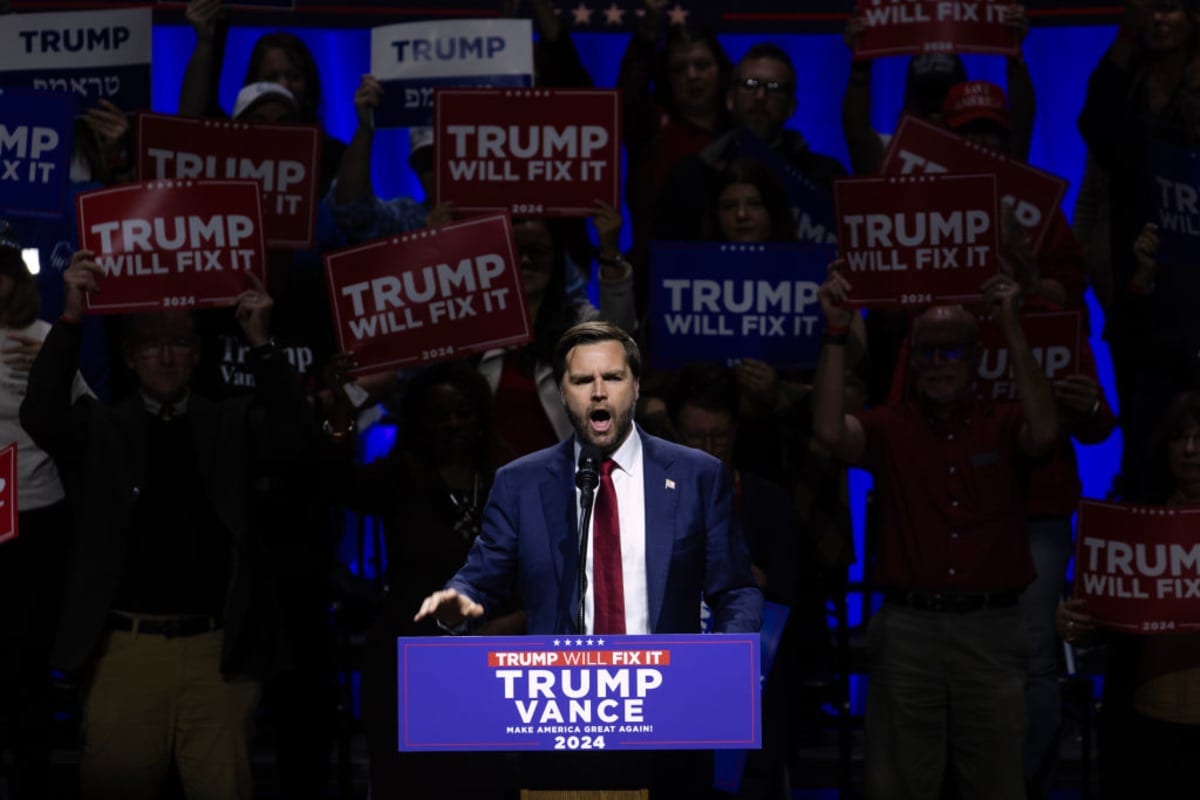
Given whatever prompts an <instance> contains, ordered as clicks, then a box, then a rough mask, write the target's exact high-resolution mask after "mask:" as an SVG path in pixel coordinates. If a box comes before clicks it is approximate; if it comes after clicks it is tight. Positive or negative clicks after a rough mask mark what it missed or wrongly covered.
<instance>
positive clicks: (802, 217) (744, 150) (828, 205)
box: [738, 131, 837, 244]
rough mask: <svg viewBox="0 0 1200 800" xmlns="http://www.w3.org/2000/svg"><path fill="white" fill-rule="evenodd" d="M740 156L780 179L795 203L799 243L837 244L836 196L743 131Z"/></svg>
mask: <svg viewBox="0 0 1200 800" xmlns="http://www.w3.org/2000/svg"><path fill="white" fill-rule="evenodd" d="M738 155H739V156H742V157H744V158H753V159H756V160H758V161H761V162H763V163H764V164H766V165H767V166H768V167H769V168H770V169H771V171H772V172H774V173H775V175H776V176H777V177H778V178H779V182H780V184H781V185H782V186H783V190H784V191H785V192H786V193H787V196H788V200H790V201H791V203H792V218H793V219H794V220H795V221H796V241H798V242H803V243H806V244H837V225H835V224H834V213H833V194H832V193H831V192H830V191H828V190H827V189H823V188H821V187H820V186H818V185H817V184H815V183H813V182H812V181H811V180H809V179H808V177H806V176H805V175H804V173H802V172H800V170H798V169H796V168H795V167H793V166H792V165H791V164H789V163H788V162H787V161H785V160H783V158H781V157H780V156H779V155H778V154H777V153H776V152H775V151H774V150H772V149H771V148H770V147H767V145H766V143H765V142H763V140H762V139H760V138H758V137H757V136H755V135H754V134H753V133H751V132H749V131H742V133H741V136H740V137H739V139H738Z"/></svg>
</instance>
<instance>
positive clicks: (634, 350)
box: [554, 320, 642, 384]
mask: <svg viewBox="0 0 1200 800" xmlns="http://www.w3.org/2000/svg"><path fill="white" fill-rule="evenodd" d="M600 342H620V343H621V346H622V347H624V348H625V363H626V364H628V365H629V371H630V372H632V373H633V377H634V379H637V378H640V377H641V375H642V353H641V351H640V350H638V346H637V342H635V341H634V340H633V337H632V336H630V335H629V334H628V333H626V332H625V331H623V330H621V328H619V327H618V326H616V325H613V324H612V323H611V322H601V321H599V320H596V321H593V322H581V323H579V324H578V325H575V326H573V327H572V328H570V329H569V330H568V331H567V332H566V333H564V334H563V335H562V338H560V339H559V340H558V344H557V345H555V347H554V382H555V383H556V384H561V383H562V379H563V375H565V374H566V373H567V355H569V354H570V352H571V351H572V350H573V349H575V348H576V347H578V346H579V345H581V344H599V343H600Z"/></svg>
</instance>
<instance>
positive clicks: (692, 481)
mask: <svg viewBox="0 0 1200 800" xmlns="http://www.w3.org/2000/svg"><path fill="white" fill-rule="evenodd" d="M633 435H634V436H641V437H642V461H643V468H644V472H645V501H646V583H647V591H648V594H649V598H648V600H649V609H650V629H651V631H652V632H653V633H699V631H700V598H701V594H702V593H703V597H704V598H705V600H707V602H708V604H709V606H710V607H711V608H712V610H713V630H715V631H717V632H723V633H745V632H756V631H758V629H759V627H760V626H761V623H762V594H761V593H760V592H759V590H758V587H757V586H756V585H755V582H754V576H753V575H752V574H751V572H750V558H749V555H748V553H747V550H746V546H745V543H744V542H743V540H742V536H741V533H740V531H739V529H738V527H737V523H736V521H735V519H734V514H733V502H732V493H731V490H730V481H729V476H728V474H727V473H726V471H725V469H724V467H723V466H722V464H721V462H719V461H717V460H716V459H715V458H712V457H711V456H709V455H707V454H705V453H701V452H700V451H698V450H692V449H689V448H686V447H681V446H679V445H676V444H671V443H670V442H666V441H663V440H662V439H658V438H656V437H654V436H650V435H648V434H645V433H643V432H642V431H640V430H638V429H636V428H635V429H634V432H633ZM574 455H575V452H574V438H573V437H572V438H569V439H567V440H566V441H563V442H560V443H559V444H557V445H555V446H554V447H550V448H547V449H545V450H540V451H538V452H536V453H531V454H529V455H527V456H525V457H524V458H521V459H518V460H517V461H514V462H512V463H511V464H508V465H507V466H505V467H504V468H503V469H501V470H500V471H499V472H497V473H496V482H495V484H494V485H493V486H492V492H491V494H490V495H489V496H488V502H487V508H486V509H485V511H484V520H483V532H482V533H481V534H480V536H479V537H478V538H477V539H476V540H475V544H474V546H473V547H472V548H471V552H470V553H469V554H468V556H467V563H466V564H465V565H464V566H463V568H462V569H460V570H459V571H458V573H457V574H456V575H455V576H454V577H453V578H451V580H450V581H449V583H448V584H447V586H448V587H450V588H453V589H457V590H458V591H460V592H462V593H464V594H466V595H469V596H470V597H471V598H473V599H474V600H475V601H476V602H478V603H480V604H481V605H482V606H483V607H484V610H485V616H490V615H491V614H492V613H493V612H494V611H495V610H496V609H497V608H499V607H500V606H501V605H502V604H503V603H504V601H505V600H507V599H508V598H509V597H511V595H512V593H513V592H514V591H515V592H517V593H518V594H519V596H520V598H521V606H522V608H523V610H524V611H525V612H526V615H527V617H528V621H527V625H528V631H529V633H532V634H559V633H575V632H576V626H575V610H576V608H577V606H578V603H579V586H578V564H579V553H578V542H577V536H578V523H577V522H576V508H577V504H576V502H575V459H574Z"/></svg>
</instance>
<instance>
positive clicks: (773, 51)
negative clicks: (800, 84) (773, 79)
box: [733, 42, 796, 91]
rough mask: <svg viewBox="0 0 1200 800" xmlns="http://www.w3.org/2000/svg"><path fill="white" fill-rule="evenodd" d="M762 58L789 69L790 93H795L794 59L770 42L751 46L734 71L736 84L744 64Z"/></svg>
mask: <svg viewBox="0 0 1200 800" xmlns="http://www.w3.org/2000/svg"><path fill="white" fill-rule="evenodd" d="M761 58H769V59H771V60H772V61H778V62H779V63H781V64H783V65H784V66H785V67H787V71H788V74H789V75H791V76H792V77H791V80H790V81H788V91H795V89H796V65H795V64H793V63H792V57H791V56H789V55H788V54H787V51H786V50H784V49H783V48H782V47H780V46H779V45H777V44H771V43H770V42H759V43H758V44H755V45H751V47H750V49H749V50H747V51H746V55H744V56H742V57H741V59H739V60H738V63H737V66H736V67H735V68H734V70H733V80H734V82H735V83H736V82H737V81H738V80H740V79H741V75H742V64H745V63H746V62H747V61H757V60H759V59H761Z"/></svg>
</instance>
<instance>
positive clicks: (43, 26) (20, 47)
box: [0, 7, 152, 111]
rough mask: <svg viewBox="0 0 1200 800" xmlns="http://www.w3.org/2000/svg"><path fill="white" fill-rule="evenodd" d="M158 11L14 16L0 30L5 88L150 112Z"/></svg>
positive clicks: (0, 71) (1, 78)
mask: <svg viewBox="0 0 1200 800" xmlns="http://www.w3.org/2000/svg"><path fill="white" fill-rule="evenodd" d="M151 14H152V9H150V8H149V7H145V8H125V9H106V10H103V11H63V12H61V13H53V14H12V15H10V16H5V17H4V24H3V25H0V86H13V87H26V88H29V89H39V90H47V91H52V92H71V93H72V94H74V95H76V96H77V97H78V98H79V100H80V101H81V103H82V104H83V105H84V106H88V107H90V106H94V105H95V104H96V101H97V100H99V99H101V98H103V99H105V100H109V101H111V102H113V103H115V104H116V105H117V106H118V107H119V108H122V109H125V110H127V111H130V110H133V109H138V108H149V107H150V50H151V48H150V39H151V27H152V23H151Z"/></svg>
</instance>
